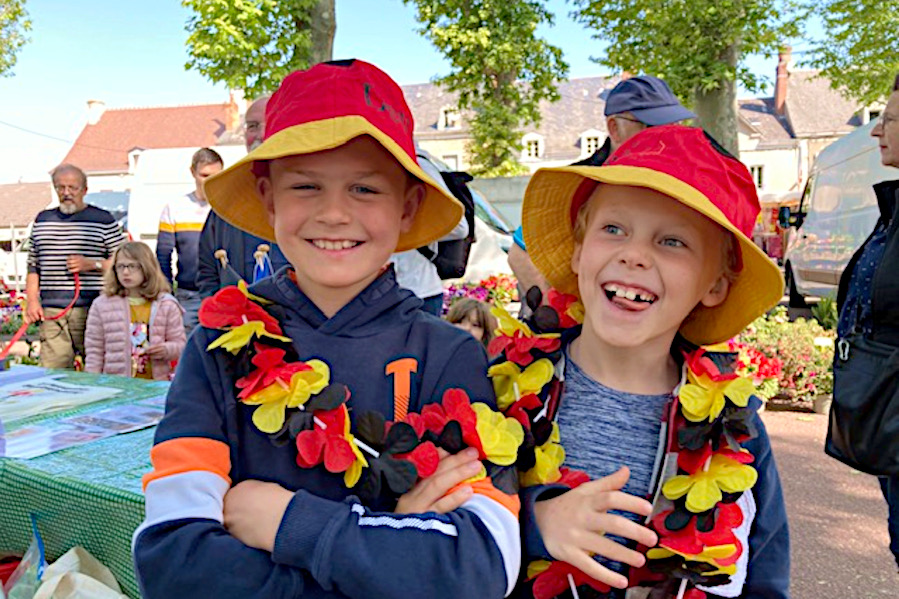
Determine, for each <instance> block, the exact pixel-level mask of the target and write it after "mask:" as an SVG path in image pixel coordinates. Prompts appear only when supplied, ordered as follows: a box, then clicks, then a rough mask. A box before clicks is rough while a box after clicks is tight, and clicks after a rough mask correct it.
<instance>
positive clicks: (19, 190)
mask: <svg viewBox="0 0 899 599" xmlns="http://www.w3.org/2000/svg"><path fill="white" fill-rule="evenodd" d="M51 201H53V192H52V191H51V188H50V183H48V182H44V183H10V184H7V185H0V227H3V228H6V227H9V225H11V224H12V225H15V226H16V227H27V226H28V225H30V224H31V222H32V221H33V220H34V217H35V216H37V213H38V212H40V211H41V210H43V209H44V208H46V207H47V206H48V205H49V204H50V202H51Z"/></svg>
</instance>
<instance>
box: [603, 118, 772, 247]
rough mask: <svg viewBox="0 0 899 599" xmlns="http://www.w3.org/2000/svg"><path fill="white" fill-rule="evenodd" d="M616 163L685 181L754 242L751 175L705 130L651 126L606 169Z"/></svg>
mask: <svg viewBox="0 0 899 599" xmlns="http://www.w3.org/2000/svg"><path fill="white" fill-rule="evenodd" d="M686 157H689V160H685V158H686ZM613 165H614V166H634V167H641V168H647V169H652V170H654V171H657V172H660V173H665V174H667V175H669V176H671V177H674V178H675V179H678V180H680V181H682V182H684V183H686V184H687V185H689V186H691V187H693V188H694V189H696V190H697V191H698V192H700V193H701V194H702V195H704V196H705V197H706V198H708V199H709V201H710V202H711V203H712V204H714V205H715V206H716V207H717V208H718V209H719V210H720V211H721V212H722V214H724V216H725V217H726V218H727V220H729V221H730V222H731V223H732V224H733V225H734V226H735V227H736V228H737V229H739V230H740V232H742V233H743V234H744V235H746V236H747V237H750V238H751V236H752V229H753V227H754V226H755V222H756V218H757V217H758V214H759V211H760V210H761V207H760V206H759V199H758V194H757V193H756V190H755V183H754V181H753V179H752V175H751V174H750V173H749V169H747V168H746V165H744V164H743V163H742V162H740V161H739V160H737V159H736V158H734V157H733V156H731V155H730V154H728V153H727V152H726V150H724V149H723V148H722V147H721V146H720V145H719V144H718V142H716V141H715V140H713V139H712V138H711V137H709V136H708V135H706V133H705V132H704V131H703V130H702V129H699V128H696V127H683V126H680V125H666V126H661V127H650V128H648V129H646V130H644V131H642V132H641V133H639V134H638V135H635V136H633V137H632V138H630V139H629V140H627V141H626V142H625V143H624V144H622V145H621V147H619V148H618V149H617V150H616V151H615V152H614V153H613V154H612V156H610V157H609V160H608V161H606V163H605V165H604V166H613Z"/></svg>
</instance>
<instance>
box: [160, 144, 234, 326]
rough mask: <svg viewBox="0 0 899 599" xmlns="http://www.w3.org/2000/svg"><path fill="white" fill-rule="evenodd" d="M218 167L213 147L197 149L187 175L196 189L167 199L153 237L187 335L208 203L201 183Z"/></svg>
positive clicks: (196, 301) (192, 322)
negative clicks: (174, 257) (175, 258)
mask: <svg viewBox="0 0 899 599" xmlns="http://www.w3.org/2000/svg"><path fill="white" fill-rule="evenodd" d="M221 170H222V157H221V156H220V155H219V153H218V152H216V151H215V150H213V149H210V148H200V149H199V150H197V151H196V152H194V155H193V158H192V159H191V162H190V174H191V175H192V176H193V178H194V182H195V183H196V188H195V189H194V191H192V192H190V193H189V194H187V195H184V196H181V197H180V198H178V199H176V200H174V201H171V202H169V203H167V204H166V205H165V207H164V208H163V209H162V214H161V215H160V217H159V235H158V236H157V238H156V257H157V258H158V259H159V265H160V266H161V267H162V272H163V274H164V275H165V278H166V279H168V280H169V283H172V287H173V288H174V290H175V297H176V298H177V299H178V301H179V302H181V306H182V307H183V308H184V329H185V331H186V332H187V334H188V335H190V333H191V331H193V330H194V327H195V326H197V311H198V310H199V309H200V300H201V298H200V291H199V285H198V283H197V271H198V269H199V266H200V259H199V252H200V233H201V232H202V231H203V224H204V223H205V222H206V218H207V217H208V216H209V210H210V208H209V203H208V202H207V201H206V193H205V192H204V191H203V182H204V181H206V179H207V178H208V177H211V176H212V175H214V174H216V173H217V172H219V171H221ZM172 252H177V254H178V263H177V271H178V272H177V274H176V275H175V276H174V277H173V276H172Z"/></svg>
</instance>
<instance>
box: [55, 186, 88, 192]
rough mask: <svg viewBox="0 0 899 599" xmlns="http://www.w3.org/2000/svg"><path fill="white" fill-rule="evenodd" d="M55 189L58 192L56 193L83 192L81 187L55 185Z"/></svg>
mask: <svg viewBox="0 0 899 599" xmlns="http://www.w3.org/2000/svg"><path fill="white" fill-rule="evenodd" d="M53 189H55V190H56V193H66V192H72V193H78V192H79V191H81V186H80V185H54V186H53Z"/></svg>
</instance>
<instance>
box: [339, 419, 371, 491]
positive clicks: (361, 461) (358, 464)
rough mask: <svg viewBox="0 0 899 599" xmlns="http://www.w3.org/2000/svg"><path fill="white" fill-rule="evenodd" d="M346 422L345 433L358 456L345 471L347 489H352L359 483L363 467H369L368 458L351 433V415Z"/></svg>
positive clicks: (344, 479) (344, 477)
mask: <svg viewBox="0 0 899 599" xmlns="http://www.w3.org/2000/svg"><path fill="white" fill-rule="evenodd" d="M344 422H345V423H346V424H345V425H344V431H343V435H344V436H345V437H346V439H347V441H349V442H350V449H352V450H353V455H355V456H356V461H355V462H353V463H352V465H351V466H350V467H349V468H347V469H346V472H344V473H343V482H344V484H345V485H346V488H347V489H351V488H353V487H355V486H356V483H358V482H359V479H360V478H361V477H362V469H363V468H368V460H366V459H365V455H364V454H363V453H362V451H361V450H360V449H359V446H358V445H356V439H355V437H353V435H352V434H350V418H349V416H347V418H346V419H345V420H344Z"/></svg>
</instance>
